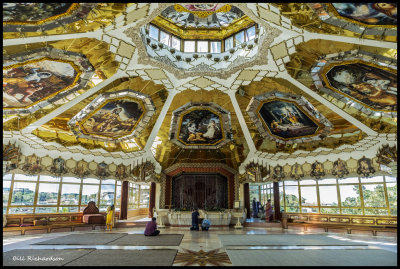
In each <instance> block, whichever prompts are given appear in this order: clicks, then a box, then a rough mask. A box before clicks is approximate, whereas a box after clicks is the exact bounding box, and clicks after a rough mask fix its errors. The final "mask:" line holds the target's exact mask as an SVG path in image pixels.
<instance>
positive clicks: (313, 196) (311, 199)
mask: <svg viewBox="0 0 400 269" xmlns="http://www.w3.org/2000/svg"><path fill="white" fill-rule="evenodd" d="M300 188H301V189H300V192H301V204H302V205H305V206H310V205H311V206H312V205H315V206H317V205H318V201H317V188H316V187H315V186H312V187H300Z"/></svg>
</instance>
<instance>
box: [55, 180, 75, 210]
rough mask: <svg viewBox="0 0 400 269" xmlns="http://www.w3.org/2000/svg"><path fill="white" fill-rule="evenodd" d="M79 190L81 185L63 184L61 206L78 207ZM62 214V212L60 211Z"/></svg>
mask: <svg viewBox="0 0 400 269" xmlns="http://www.w3.org/2000/svg"><path fill="white" fill-rule="evenodd" d="M79 189H80V185H78V184H62V185H61V201H60V205H78V203H79ZM60 212H62V211H61V210H60Z"/></svg>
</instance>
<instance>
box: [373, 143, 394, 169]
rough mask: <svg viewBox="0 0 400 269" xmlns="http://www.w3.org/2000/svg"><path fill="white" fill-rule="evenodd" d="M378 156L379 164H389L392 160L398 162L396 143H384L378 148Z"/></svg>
mask: <svg viewBox="0 0 400 269" xmlns="http://www.w3.org/2000/svg"><path fill="white" fill-rule="evenodd" d="M376 156H377V157H378V160H377V161H376V162H377V163H379V164H383V165H388V164H390V163H391V162H397V147H396V145H394V146H392V147H391V146H389V144H387V145H382V147H380V148H379V149H378V152H377V153H376Z"/></svg>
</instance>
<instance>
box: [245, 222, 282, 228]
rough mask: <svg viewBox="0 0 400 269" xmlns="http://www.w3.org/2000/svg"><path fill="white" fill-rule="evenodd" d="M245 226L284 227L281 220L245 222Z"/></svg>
mask: <svg viewBox="0 0 400 269" xmlns="http://www.w3.org/2000/svg"><path fill="white" fill-rule="evenodd" d="M243 226H244V227H262V228H272V227H273V228H282V223H279V222H245V223H244V224H243Z"/></svg>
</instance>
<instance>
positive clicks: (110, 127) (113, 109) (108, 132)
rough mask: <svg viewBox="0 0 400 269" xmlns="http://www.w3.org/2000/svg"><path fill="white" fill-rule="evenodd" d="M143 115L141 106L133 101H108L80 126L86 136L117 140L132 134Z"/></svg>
mask: <svg viewBox="0 0 400 269" xmlns="http://www.w3.org/2000/svg"><path fill="white" fill-rule="evenodd" d="M143 113H144V108H143V105H142V104H141V103H140V102H139V101H136V100H134V99H122V100H121V99H116V100H110V101H109V102H108V103H106V104H105V105H104V106H102V107H101V108H100V109H98V110H96V111H95V112H94V113H93V115H91V116H90V117H89V118H86V119H85V120H83V121H82V122H81V123H80V125H81V127H82V131H83V133H85V134H87V135H89V134H94V135H98V136H106V137H114V138H118V137H123V136H126V135H128V134H130V133H132V131H133V129H134V128H135V127H136V125H137V123H138V122H139V121H140V119H141V118H142V116H143Z"/></svg>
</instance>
